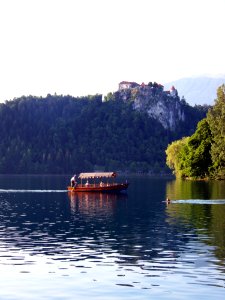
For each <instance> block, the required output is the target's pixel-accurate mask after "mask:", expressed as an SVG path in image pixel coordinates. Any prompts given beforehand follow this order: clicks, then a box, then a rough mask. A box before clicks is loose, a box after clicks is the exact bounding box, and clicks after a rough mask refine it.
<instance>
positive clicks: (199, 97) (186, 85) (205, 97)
mask: <svg viewBox="0 0 225 300" xmlns="http://www.w3.org/2000/svg"><path fill="white" fill-rule="evenodd" d="M222 84H225V75H223V76H221V77H204V76H202V77H192V78H182V79H179V80H176V81H172V82H168V83H165V84H164V89H165V90H167V89H168V90H169V89H170V88H171V86H175V88H176V89H177V90H178V94H179V96H180V97H182V96H184V98H185V100H186V101H187V102H188V103H189V104H190V105H195V104H199V105H204V104H208V105H213V104H214V100H215V99H216V97H217V95H216V92H217V89H218V87H219V86H221V85H222Z"/></svg>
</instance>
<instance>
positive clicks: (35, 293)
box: [0, 176, 225, 300]
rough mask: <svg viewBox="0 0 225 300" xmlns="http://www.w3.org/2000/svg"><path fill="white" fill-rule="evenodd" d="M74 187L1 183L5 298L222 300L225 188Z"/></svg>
mask: <svg viewBox="0 0 225 300" xmlns="http://www.w3.org/2000/svg"><path fill="white" fill-rule="evenodd" d="M69 179H70V178H69V176H52V177H50V176H0V299H4V300H7V299H13V300H14V299H23V300H25V299H29V300H30V299H38V300H42V299H54V300H56V299H63V300H67V299H71V300H72V299H82V300H83V299H98V300H99V299H104V300H110V299H113V300H114V299H129V300H131V299H173V300H174V299H179V300H180V299H198V300H200V299H204V300H205V299H224V297H225V182H191V181H186V182H184V181H179V180H173V179H167V178H163V179H162V178H150V177H131V178H128V180H129V182H130V183H131V185H130V187H129V189H128V192H127V193H126V194H121V195H115V194H90V193H89V194H87V193H86V194H76V195H72V196H71V195H69V194H68V193H67V191H66V186H67V184H68V181H69ZM167 196H168V197H170V198H171V199H172V202H171V203H170V204H168V205H167V204H166V202H165V199H166V197H167Z"/></svg>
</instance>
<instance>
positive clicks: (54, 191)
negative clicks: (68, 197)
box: [0, 189, 67, 193]
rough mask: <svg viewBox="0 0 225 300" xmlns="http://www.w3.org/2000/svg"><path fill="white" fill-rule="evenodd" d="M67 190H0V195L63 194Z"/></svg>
mask: <svg viewBox="0 0 225 300" xmlns="http://www.w3.org/2000/svg"><path fill="white" fill-rule="evenodd" d="M65 192H67V190H19V189H0V193H65Z"/></svg>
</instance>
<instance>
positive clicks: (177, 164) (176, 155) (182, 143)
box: [166, 137, 189, 177]
mask: <svg viewBox="0 0 225 300" xmlns="http://www.w3.org/2000/svg"><path fill="white" fill-rule="evenodd" d="M188 140H189V137H184V138H182V139H181V140H177V141H174V142H172V143H171V144H170V145H168V147H167V149H166V164H167V166H168V167H169V168H170V169H172V170H173V173H174V174H175V175H176V176H177V177H182V175H183V173H182V170H183V168H182V165H181V153H184V152H185V148H186V145H187V143H188Z"/></svg>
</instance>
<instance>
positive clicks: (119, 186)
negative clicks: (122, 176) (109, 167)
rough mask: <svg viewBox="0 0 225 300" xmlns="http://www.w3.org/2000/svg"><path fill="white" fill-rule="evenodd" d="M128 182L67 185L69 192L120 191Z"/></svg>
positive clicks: (124, 188) (126, 186)
mask: <svg viewBox="0 0 225 300" xmlns="http://www.w3.org/2000/svg"><path fill="white" fill-rule="evenodd" d="M128 186H129V183H114V184H108V185H103V186H100V185H99V184H90V185H87V186H86V185H80V184H78V185H77V186H76V187H71V186H68V187H67V189H68V191H69V192H74V193H77V192H121V191H124V190H126V189H127V188H128Z"/></svg>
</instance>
